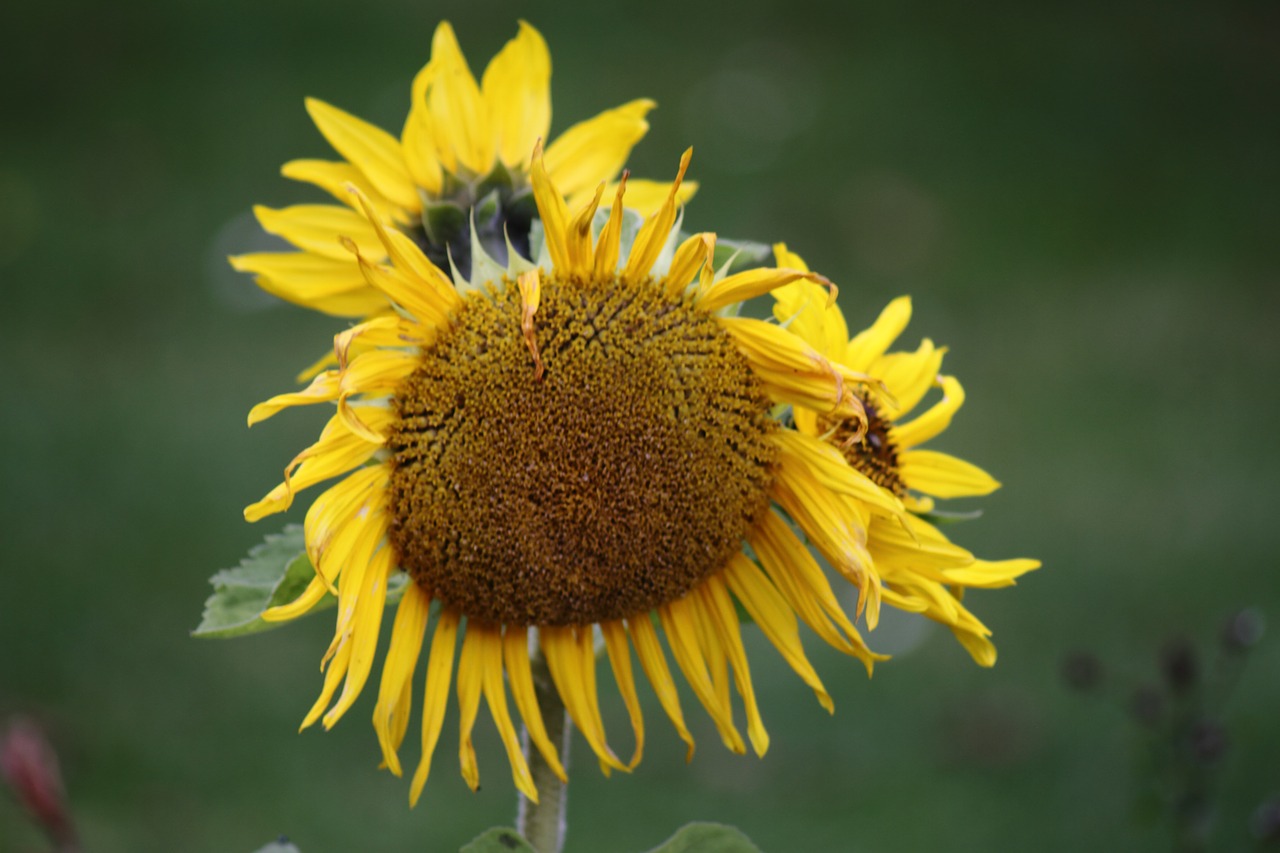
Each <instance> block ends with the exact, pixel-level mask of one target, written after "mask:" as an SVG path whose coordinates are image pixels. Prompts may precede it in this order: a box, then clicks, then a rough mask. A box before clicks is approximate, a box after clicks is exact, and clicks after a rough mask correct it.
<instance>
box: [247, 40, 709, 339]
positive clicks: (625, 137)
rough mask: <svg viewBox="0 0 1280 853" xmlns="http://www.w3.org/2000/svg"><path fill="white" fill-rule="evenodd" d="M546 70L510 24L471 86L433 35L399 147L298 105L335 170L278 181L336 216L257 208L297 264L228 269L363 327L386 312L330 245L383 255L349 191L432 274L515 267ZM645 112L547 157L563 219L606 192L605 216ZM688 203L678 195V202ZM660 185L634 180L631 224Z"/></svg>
mask: <svg viewBox="0 0 1280 853" xmlns="http://www.w3.org/2000/svg"><path fill="white" fill-rule="evenodd" d="M550 83H551V57H550V54H549V53H548V51H547V45H546V43H545V42H544V41H543V39H542V36H541V35H540V34H539V33H538V31H537V30H535V29H534V28H533V27H531V26H529V25H528V24H526V23H523V22H521V24H520V27H519V32H518V33H517V35H516V37H515V38H513V39H512V40H511V41H509V42H507V44H506V46H505V47H503V48H502V50H500V51H499V52H498V54H497V55H496V56H494V57H493V59H492V60H491V61H490V62H489V65H488V67H487V68H486V69H485V71H484V74H483V75H482V76H481V78H480V80H479V81H477V80H476V78H475V76H474V75H473V74H472V73H471V69H470V68H469V66H468V65H467V61H466V58H465V57H464V56H463V54H462V51H461V49H460V48H459V47H458V41H457V38H456V37H455V36H454V32H453V28H452V27H451V26H450V25H449V24H448V23H442V24H440V26H439V27H438V28H437V29H436V32H435V37H434V38H433V40H432V47H431V59H430V61H429V62H428V63H427V64H426V65H425V66H423V68H422V70H421V71H419V72H418V74H417V76H416V77H415V78H414V81H413V86H412V89H411V99H410V106H409V114H408V118H407V119H406V120H405V124H404V128H403V130H402V131H401V132H400V135H399V136H398V137H397V136H395V135H393V134H391V133H388V132H387V131H385V130H382V129H381V128H378V127H375V126H374V125H372V124H369V123H368V122H365V121H363V120H361V119H359V118H357V117H356V116H354V115H351V114H350V113H348V112H346V111H344V110H341V109H339V108H338V107H335V106H332V105H330V104H327V103H325V102H324V101H321V100H318V99H315V98H309V99H308V100H307V102H306V106H307V111H308V112H309V113H310V114H311V118H312V120H314V122H315V124H316V127H317V128H318V129H319V130H320V133H321V134H322V135H323V136H324V137H325V139H326V140H327V141H328V142H329V144H330V145H332V146H333V148H334V150H335V151H336V152H337V153H338V154H339V155H340V156H341V158H342V159H341V160H336V161H330V160H293V161H291V162H289V163H286V164H285V166H284V169H283V173H284V175H285V176H286V177H289V178H293V179H295V180H300V181H305V182H307V183H311V184H314V185H315V186H317V187H319V188H321V189H323V190H325V191H327V192H329V193H330V194H332V195H333V196H334V197H336V198H337V200H338V201H339V202H340V203H341V204H340V205H331V204H304V205H295V206H292V207H287V208H283V209H278V210H277V209H272V208H268V207H262V206H259V207H257V208H255V211H254V212H255V213H256V214H257V217H258V220H259V222H260V223H261V224H262V227H263V228H265V229H266V230H267V231H268V232H270V233H272V234H276V235H278V236H280V237H282V238H284V239H285V240H287V241H288V242H290V243H292V244H293V245H294V246H295V247H297V249H298V250H299V251H297V252H264V253H257V254H251V255H242V256H239V257H237V258H234V259H233V263H234V265H235V266H236V268H237V269H239V270H241V271H244V272H250V273H254V274H255V275H256V276H257V281H258V283H259V284H260V285H261V286H262V287H263V288H264V289H265V290H267V291H269V292H271V293H273V294H275V295H277V296H279V297H281V298H282V299H287V300H289V301H291V302H295V303H298V304H300V305H303V306H305V307H308V308H314V309H316V310H319V311H324V312H325V313H328V314H332V315H335V316H341V317H365V316H368V315H370V314H373V313H375V312H376V311H378V310H380V309H381V308H382V307H383V306H384V305H385V300H384V299H383V298H382V296H381V294H379V293H378V292H377V291H376V290H375V289H374V288H371V287H369V286H368V284H367V283H366V282H365V280H364V276H362V275H361V273H360V271H359V269H358V268H357V266H356V265H355V263H353V261H352V256H351V254H350V253H349V252H347V251H346V250H345V249H344V248H343V246H342V245H341V244H340V239H339V238H341V237H345V238H348V239H351V240H354V241H356V243H357V245H359V246H360V247H361V249H362V251H363V252H364V253H365V254H366V256H367V257H368V258H369V259H370V260H371V261H373V262H382V261H385V260H386V259H387V255H386V254H385V250H384V249H383V246H382V241H381V240H379V239H378V235H377V233H376V231H375V230H374V228H373V224H372V222H370V221H367V220H366V218H365V216H364V211H362V210H361V209H360V208H358V207H357V206H355V202H354V199H353V197H352V195H351V194H350V193H349V192H347V186H348V185H352V186H355V187H357V188H358V189H359V190H360V192H361V195H362V198H363V199H364V200H365V204H366V205H367V207H368V209H369V210H370V211H372V212H373V213H374V214H375V218H376V220H377V222H378V224H379V225H381V226H382V227H384V228H387V229H391V230H395V231H398V232H400V233H401V234H402V235H404V236H405V237H407V238H409V240H411V241H412V242H413V243H414V244H415V245H416V246H417V247H418V249H419V250H420V251H421V252H422V253H424V254H425V255H426V256H427V257H428V258H430V260H431V261H432V263H433V264H435V265H436V266H437V267H439V268H440V269H443V270H446V271H448V270H451V267H452V268H456V269H457V270H459V272H460V274H461V275H463V276H465V277H469V276H470V275H471V264H472V256H473V254H474V253H475V249H476V247H477V246H478V247H481V248H482V249H483V250H484V251H485V253H486V254H487V255H488V256H490V257H494V258H497V259H498V260H499V261H500V262H502V263H505V262H506V260H507V257H508V247H509V246H512V247H514V248H515V250H516V251H517V252H520V253H523V254H525V255H526V256H527V255H528V254H529V238H530V229H531V225H532V222H533V220H534V218H535V216H536V213H537V211H536V209H535V205H534V202H533V197H532V187H531V185H530V181H529V152H530V151H532V150H533V145H534V143H535V142H536V141H537V140H539V139H545V138H547V135H548V132H549V130H550V126H551V96H550ZM653 107H654V102H653V101H651V100H648V99H645V98H642V99H638V100H634V101H631V102H629V103H626V104H623V105H622V106H619V107H615V108H613V109H609V110H606V111H604V112H602V113H600V114H599V115H597V116H595V117H594V118H591V119H588V120H586V121H583V122H579V123H578V124H575V125H573V126H572V127H570V128H568V129H567V130H565V131H564V132H563V133H561V134H560V135H559V137H558V138H556V139H555V140H554V141H552V142H551V144H550V145H548V146H547V149H546V155H545V158H546V168H547V171H548V172H549V173H550V174H551V176H552V177H553V178H554V179H555V181H556V185H557V187H558V188H559V190H560V191H561V192H563V193H565V194H566V195H567V196H568V197H569V200H570V204H571V205H573V206H574V207H575V209H576V208H577V207H579V206H581V204H583V203H584V202H585V201H586V200H587V199H588V198H589V197H590V196H591V195H592V193H593V192H594V191H595V188H596V185H597V184H598V183H600V182H601V181H604V182H605V184H606V186H605V191H604V196H603V199H604V202H605V203H606V204H608V203H609V202H610V201H611V200H612V198H613V196H614V194H615V193H616V191H617V178H618V176H619V174H620V173H621V171H622V167H623V164H624V163H625V162H626V159H627V156H628V155H629V154H630V152H631V148H632V146H633V145H635V144H636V143H637V142H638V141H639V140H640V139H641V138H642V137H643V136H644V134H645V132H646V131H647V130H648V128H649V125H648V123H647V121H646V120H645V116H646V115H647V114H648V112H649V111H650V110H651V109H652V108H653ZM694 189H695V185H693V184H692V183H688V182H687V183H685V184H683V185H682V186H681V189H680V199H681V200H682V201H683V200H687V199H688V198H689V197H690V196H691V195H692V194H693V191H694ZM669 190H670V185H668V184H664V183H658V182H654V181H643V180H632V181H631V184H630V186H629V187H628V200H629V206H630V207H633V208H635V209H637V210H639V211H641V212H642V213H647V212H651V211H652V210H654V209H656V208H657V207H658V206H659V205H660V204H662V201H663V199H665V198H666V196H667V194H668V192H669Z"/></svg>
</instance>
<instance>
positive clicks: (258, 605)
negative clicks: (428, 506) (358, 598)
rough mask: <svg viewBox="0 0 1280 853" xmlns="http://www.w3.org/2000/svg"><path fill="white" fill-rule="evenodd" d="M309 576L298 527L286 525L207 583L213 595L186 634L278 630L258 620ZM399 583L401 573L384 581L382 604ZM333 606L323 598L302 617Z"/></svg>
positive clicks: (399, 589)
mask: <svg viewBox="0 0 1280 853" xmlns="http://www.w3.org/2000/svg"><path fill="white" fill-rule="evenodd" d="M313 577H315V569H313V568H312V567H311V560H309V559H308V558H307V552H306V548H305V547H304V545H303V541H302V527H301V526H299V525H297V524H290V525H289V526H287V527H285V529H284V530H282V531H281V532H279V533H272V534H269V535H268V536H267V538H266V541H264V542H263V543H262V544H260V545H256V546H254V548H253V549H252V550H251V551H250V552H249V555H248V556H247V557H245V558H244V559H243V560H241V561H240V565H239V566H237V567H236V568H234V569H223V570H222V571H220V572H218V573H217V574H215V575H214V576H213V577H211V578H210V579H209V583H211V584H213V595H211V596H209V599H208V601H206V602H205V603H204V616H203V618H202V619H201V620H200V625H199V626H198V627H197V628H196V629H195V630H194V631H192V632H191V635H192V636H193V637H203V638H214V639H224V638H227V637H241V636H244V635H245V634H256V633H258V632H259V631H267V630H270V629H272V628H278V627H280V626H281V625H284V624H286V623H284V622H267V621H266V620H264V619H263V618H262V613H263V611H265V610H266V609H267V608H270V607H278V606H279V605H281V604H288V603H289V602H290V601H293V600H294V599H295V598H297V597H298V596H299V595H301V594H302V591H303V590H305V589H306V588H307V585H308V584H310V583H311V579H312V578H313ZM405 578H406V575H405V574H404V573H403V572H397V573H396V574H394V575H392V576H391V578H390V579H389V580H388V582H387V603H388V604H392V603H394V602H395V601H397V600H399V598H400V596H401V595H403V593H404V584H405ZM337 603H338V602H337V599H335V598H334V597H333V596H332V595H330V594H328V593H325V595H324V597H323V598H321V599H320V601H318V602H317V603H316V605H315V606H314V607H312V608H311V609H310V610H308V611H307V615H310V614H312V613H318V612H319V611H321V610H328V609H329V608H330V607H334V606H335V605H336V604H337Z"/></svg>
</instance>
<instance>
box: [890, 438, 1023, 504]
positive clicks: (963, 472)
mask: <svg viewBox="0 0 1280 853" xmlns="http://www.w3.org/2000/svg"><path fill="white" fill-rule="evenodd" d="M898 466H899V467H898V470H899V473H900V474H901V475H902V479H904V480H905V481H906V482H907V485H908V486H909V487H911V488H912V489H915V490H917V491H921V492H924V493H925V494H928V495H933V496H934V497H938V498H962V497H969V496H974V495H989V494H991V493H992V492H994V491H995V490H996V489H998V488H1000V484H999V483H998V482H996V480H995V478H993V477H992V476H991V475H990V474H988V473H987V472H986V471H983V470H982V469H981V468H979V467H978V466H977V465H973V464H971V463H969V462H965V461H964V460H963V459H957V458H956V457H954V456H950V455H948V454H946V453H939V452H937V451H936V450H907V451H904V452H903V453H901V454H900V455H899V457H898Z"/></svg>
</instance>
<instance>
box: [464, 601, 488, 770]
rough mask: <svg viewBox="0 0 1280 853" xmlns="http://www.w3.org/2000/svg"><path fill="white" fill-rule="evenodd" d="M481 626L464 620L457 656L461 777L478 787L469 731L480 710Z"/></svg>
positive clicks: (473, 746) (474, 750) (474, 754)
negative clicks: (464, 632) (460, 646)
mask: <svg viewBox="0 0 1280 853" xmlns="http://www.w3.org/2000/svg"><path fill="white" fill-rule="evenodd" d="M483 634H484V631H483V629H477V628H476V623H475V622H474V621H472V620H470V619H469V620H467V633H466V636H464V637H463V638H462V656H461V657H460V658H459V659H458V713H459V715H460V716H461V720H460V722H459V728H458V759H459V763H460V764H461V765H462V778H463V780H464V781H465V782H466V783H467V787H468V788H470V789H471V790H473V791H474V790H476V789H477V788H479V787H480V767H479V765H477V764H476V748H475V744H473V743H472V742H471V730H472V728H474V726H475V722H476V713H477V712H478V711H479V710H480V690H481V688H482V687H483V673H482V672H481V664H480V651H481V649H480V646H481V643H482V640H481V637H482V635H483Z"/></svg>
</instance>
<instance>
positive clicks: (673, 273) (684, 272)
mask: <svg viewBox="0 0 1280 853" xmlns="http://www.w3.org/2000/svg"><path fill="white" fill-rule="evenodd" d="M715 256H716V235H715V234H712V233H710V232H704V233H702V234H694V235H693V236H692V237H690V238H689V239H687V240H685V241H684V242H683V243H681V244H680V248H678V249H676V253H675V256H674V257H673V258H672V259H671V267H670V269H668V270H667V274H666V276H664V277H663V279H662V281H660V282H659V283H658V286H659V287H661V288H662V289H663V290H664V291H665V292H667V293H668V294H672V295H675V294H677V293H680V292H681V291H683V290H684V289H685V287H687V286H688V285H689V282H691V281H693V279H694V276H696V275H697V274H698V270H700V269H702V265H703V264H712V263H714V262H715Z"/></svg>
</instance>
